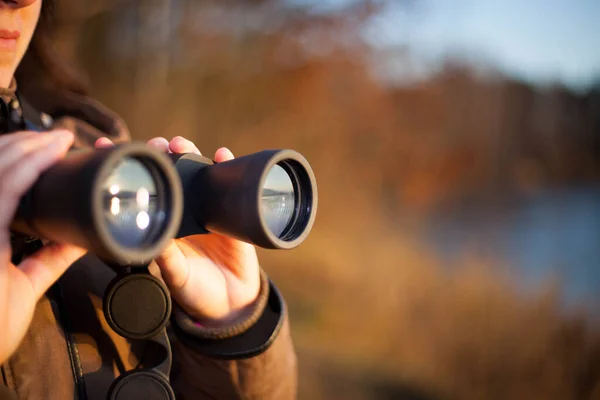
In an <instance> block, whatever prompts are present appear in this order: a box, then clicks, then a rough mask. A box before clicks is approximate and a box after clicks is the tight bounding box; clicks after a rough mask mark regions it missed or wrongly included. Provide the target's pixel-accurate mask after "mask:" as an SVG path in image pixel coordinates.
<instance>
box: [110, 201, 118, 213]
mask: <svg viewBox="0 0 600 400" xmlns="http://www.w3.org/2000/svg"><path fill="white" fill-rule="evenodd" d="M119 204H120V203H119V198H118V197H113V198H112V199H111V200H110V212H111V213H112V215H117V214H118V213H119V209H120V207H119Z"/></svg>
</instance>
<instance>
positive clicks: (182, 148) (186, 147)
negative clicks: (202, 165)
mask: <svg viewBox="0 0 600 400" xmlns="http://www.w3.org/2000/svg"><path fill="white" fill-rule="evenodd" d="M169 149H170V150H171V151H172V152H173V153H176V154H182V153H196V154H198V155H202V153H200V150H198V148H197V147H196V145H195V144H194V143H193V142H192V141H190V140H187V139H186V138H184V137H182V136H175V137H174V138H173V139H171V142H170V143H169Z"/></svg>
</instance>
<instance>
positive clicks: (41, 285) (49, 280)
mask: <svg viewBox="0 0 600 400" xmlns="http://www.w3.org/2000/svg"><path fill="white" fill-rule="evenodd" d="M85 253H86V251H85V249H82V248H80V247H76V246H73V245H68V244H50V245H48V246H44V247H43V248H42V249H40V250H38V251H37V252H35V253H34V254H33V255H31V256H29V257H28V258H26V259H25V260H24V261H23V262H21V264H20V265H19V269H20V270H21V271H22V272H24V273H25V275H27V278H29V281H30V282H31V286H32V287H33V290H34V293H35V295H36V298H37V299H39V298H40V297H42V295H43V294H44V293H45V292H46V291H47V290H48V288H50V286H52V285H53V284H54V282H56V281H57V280H58V278H60V276H61V275H62V274H63V273H64V272H65V271H66V270H67V268H69V266H71V264H73V263H74V262H75V261H77V260H78V259H79V258H81V257H82V256H83V255H84V254H85Z"/></svg>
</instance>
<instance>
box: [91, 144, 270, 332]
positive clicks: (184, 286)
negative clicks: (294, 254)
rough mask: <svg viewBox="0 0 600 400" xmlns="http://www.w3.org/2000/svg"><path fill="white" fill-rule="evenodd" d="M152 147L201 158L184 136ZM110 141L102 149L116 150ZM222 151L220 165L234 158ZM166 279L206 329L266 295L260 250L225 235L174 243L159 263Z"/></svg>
mask: <svg viewBox="0 0 600 400" xmlns="http://www.w3.org/2000/svg"><path fill="white" fill-rule="evenodd" d="M148 145H150V146H152V147H155V148H157V149H159V150H162V151H165V152H169V153H178V154H179V153H197V154H200V151H199V150H198V148H197V147H196V146H195V145H194V144H193V143H192V142H190V141H189V140H187V139H184V138H182V137H180V136H178V137H175V138H174V139H172V140H171V141H170V142H169V141H168V140H167V139H164V138H154V139H151V140H150V141H149V142H148ZM110 146H113V143H112V142H111V141H110V140H109V139H107V138H101V139H98V141H96V147H110ZM233 158H234V157H233V154H231V152H230V151H229V150H228V149H226V148H221V149H219V150H217V152H216V153H215V161H216V162H223V161H227V160H231V159H233ZM155 261H156V263H157V265H158V267H159V269H160V272H161V275H162V277H163V279H164V281H165V283H166V284H167V286H168V288H169V290H170V291H171V295H172V296H173V298H174V299H175V301H176V302H177V303H178V304H179V306H180V307H182V308H183V309H184V310H185V311H186V312H187V313H188V314H189V315H190V316H191V317H192V318H194V319H195V320H196V321H197V322H199V323H200V324H202V325H204V326H209V327H220V326H227V325H229V324H232V323H233V322H234V321H236V320H238V319H241V318H243V317H244V316H245V315H246V312H247V311H248V310H249V309H251V306H252V304H253V302H254V301H255V300H256V298H257V297H258V293H259V290H260V268H259V263H258V258H257V255H256V250H255V248H254V246H252V245H250V244H248V243H245V242H241V241H238V240H235V239H232V238H229V237H226V236H222V235H219V234H209V235H194V236H189V237H186V238H182V239H174V240H171V241H170V243H169V244H168V245H167V247H166V248H165V249H164V251H163V252H162V254H161V255H160V256H159V257H157V258H156V260H155Z"/></svg>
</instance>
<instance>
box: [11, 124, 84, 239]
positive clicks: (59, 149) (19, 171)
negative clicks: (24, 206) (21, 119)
mask: <svg viewBox="0 0 600 400" xmlns="http://www.w3.org/2000/svg"><path fill="white" fill-rule="evenodd" d="M63 132H68V131H63ZM73 139H74V137H73V134H72V133H70V132H68V133H63V134H61V135H56V140H55V141H53V142H51V143H50V144H49V145H47V146H45V147H41V148H38V149H36V150H34V151H32V152H30V153H28V154H25V155H24V156H23V157H22V158H21V159H19V160H15V162H14V163H13V164H12V165H8V166H5V168H2V169H0V206H1V207H2V212H1V213H0V231H4V230H8V226H9V224H10V221H11V220H12V218H13V216H14V213H15V210H16V209H17V205H18V204H19V201H20V199H21V197H22V196H23V195H24V194H25V192H26V191H27V190H28V189H29V188H30V187H31V186H32V185H33V184H34V183H35V181H36V180H37V179H38V177H39V176H40V174H41V173H42V172H43V171H45V170H46V169H47V168H49V167H50V166H51V165H52V164H54V163H55V162H56V161H57V160H59V159H60V158H63V157H64V156H65V154H66V153H67V151H68V150H69V147H70V146H71V144H72V143H73ZM12 147H13V146H11V148H12ZM7 149H8V148H7ZM3 158H4V154H2V156H0V160H2V159H3ZM24 158H26V160H27V162H23V161H24V160H23V159H24Z"/></svg>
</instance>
